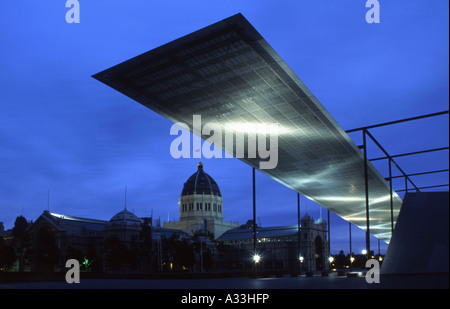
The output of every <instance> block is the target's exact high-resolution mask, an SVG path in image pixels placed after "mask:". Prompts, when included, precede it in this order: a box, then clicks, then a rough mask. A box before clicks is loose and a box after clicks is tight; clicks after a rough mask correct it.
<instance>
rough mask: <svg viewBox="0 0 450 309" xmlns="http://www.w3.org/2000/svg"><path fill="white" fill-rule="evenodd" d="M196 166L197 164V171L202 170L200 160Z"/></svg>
mask: <svg viewBox="0 0 450 309" xmlns="http://www.w3.org/2000/svg"><path fill="white" fill-rule="evenodd" d="M197 166H198V170H199V171H203V163H202V161H200V162H198V164H197Z"/></svg>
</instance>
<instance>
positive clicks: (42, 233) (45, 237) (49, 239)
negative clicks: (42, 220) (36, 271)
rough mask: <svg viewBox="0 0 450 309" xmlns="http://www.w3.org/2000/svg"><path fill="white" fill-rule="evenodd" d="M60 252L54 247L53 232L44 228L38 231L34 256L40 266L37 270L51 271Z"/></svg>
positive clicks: (46, 227)
mask: <svg viewBox="0 0 450 309" xmlns="http://www.w3.org/2000/svg"><path fill="white" fill-rule="evenodd" d="M59 254H60V250H59V248H58V246H57V245H56V237H55V234H54V233H53V230H52V229H51V228H50V227H48V226H44V227H41V228H40V229H39V231H38V232H37V235H36V252H35V256H36V258H37V262H38V264H39V265H40V267H39V268H41V269H42V270H45V271H53V268H54V265H55V264H57V263H58V261H59Z"/></svg>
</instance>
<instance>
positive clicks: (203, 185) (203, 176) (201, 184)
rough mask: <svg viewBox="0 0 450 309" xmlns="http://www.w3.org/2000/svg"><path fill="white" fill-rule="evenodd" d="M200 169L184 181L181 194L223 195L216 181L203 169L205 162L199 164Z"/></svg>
mask: <svg viewBox="0 0 450 309" xmlns="http://www.w3.org/2000/svg"><path fill="white" fill-rule="evenodd" d="M197 166H198V170H197V172H195V173H194V174H193V175H192V176H191V177H189V178H188V180H187V181H186V182H185V183H184V186H183V190H182V191H181V195H182V196H185V195H193V194H207V195H216V196H222V194H221V193H220V189H219V186H218V185H217V183H216V181H215V180H214V179H213V178H212V177H211V176H209V175H208V174H207V173H205V171H204V170H203V163H202V162H199V163H198V164H197Z"/></svg>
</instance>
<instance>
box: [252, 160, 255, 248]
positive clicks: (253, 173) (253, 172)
mask: <svg viewBox="0 0 450 309" xmlns="http://www.w3.org/2000/svg"><path fill="white" fill-rule="evenodd" d="M252 176H253V177H252V178H253V254H256V190H255V189H256V187H255V168H254V167H253V168H252Z"/></svg>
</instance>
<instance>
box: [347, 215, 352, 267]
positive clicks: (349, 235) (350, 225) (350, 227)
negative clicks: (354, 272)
mask: <svg viewBox="0 0 450 309" xmlns="http://www.w3.org/2000/svg"><path fill="white" fill-rule="evenodd" d="M348 237H349V240H350V254H349V257H350V268H352V223H351V222H349V223H348Z"/></svg>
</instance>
